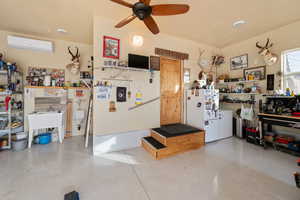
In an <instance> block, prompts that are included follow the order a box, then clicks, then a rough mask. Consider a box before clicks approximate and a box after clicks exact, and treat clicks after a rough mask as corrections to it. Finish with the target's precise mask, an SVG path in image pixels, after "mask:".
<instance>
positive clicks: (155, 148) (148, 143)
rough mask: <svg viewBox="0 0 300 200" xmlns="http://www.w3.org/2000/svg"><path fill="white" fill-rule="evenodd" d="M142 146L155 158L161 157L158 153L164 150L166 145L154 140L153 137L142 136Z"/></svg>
mask: <svg viewBox="0 0 300 200" xmlns="http://www.w3.org/2000/svg"><path fill="white" fill-rule="evenodd" d="M142 147H143V148H144V149H145V150H146V151H148V152H149V153H150V154H151V155H152V156H153V157H154V158H155V159H156V160H159V159H161V157H160V154H162V152H164V151H166V146H165V145H163V144H161V143H160V142H159V141H157V140H155V139H154V138H153V137H144V138H143V139H142Z"/></svg>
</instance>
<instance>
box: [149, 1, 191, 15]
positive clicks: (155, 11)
mask: <svg viewBox="0 0 300 200" xmlns="http://www.w3.org/2000/svg"><path fill="white" fill-rule="evenodd" d="M151 7H152V15H158V16H166V15H179V14H184V13H186V12H188V11H189V9H190V6H189V5H186V4H161V5H154V6H151Z"/></svg>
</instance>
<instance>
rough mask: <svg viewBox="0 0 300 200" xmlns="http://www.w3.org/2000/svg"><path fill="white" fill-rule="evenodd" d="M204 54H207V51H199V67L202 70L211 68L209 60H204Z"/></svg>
mask: <svg viewBox="0 0 300 200" xmlns="http://www.w3.org/2000/svg"><path fill="white" fill-rule="evenodd" d="M204 53H205V50H201V49H199V58H198V65H199V67H200V68H206V67H208V66H209V61H208V60H207V59H203V58H202V56H203V54H204Z"/></svg>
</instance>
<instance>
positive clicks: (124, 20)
mask: <svg viewBox="0 0 300 200" xmlns="http://www.w3.org/2000/svg"><path fill="white" fill-rule="evenodd" d="M135 18H136V16H135V15H130V16H129V17H127V18H125V19H123V20H122V21H120V22H119V23H118V24H117V25H116V26H115V27H116V28H121V27H123V26H125V25H126V24H128V23H129V22H131V21H132V20H134V19H135Z"/></svg>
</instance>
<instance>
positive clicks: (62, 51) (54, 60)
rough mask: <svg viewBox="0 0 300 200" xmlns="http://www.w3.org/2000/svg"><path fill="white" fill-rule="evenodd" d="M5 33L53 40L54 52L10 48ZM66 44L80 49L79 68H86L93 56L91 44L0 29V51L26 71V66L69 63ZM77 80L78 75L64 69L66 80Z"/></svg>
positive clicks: (47, 66) (61, 65)
mask: <svg viewBox="0 0 300 200" xmlns="http://www.w3.org/2000/svg"><path fill="white" fill-rule="evenodd" d="M7 35H18V36H27V37H30V38H35V39H42V40H43V39H44V40H49V41H53V42H54V52H53V53H46V52H38V51H31V50H22V49H15V48H10V47H8V46H7ZM68 46H71V47H75V46H77V47H78V48H79V49H80V55H81V69H85V70H86V69H87V66H88V61H89V60H90V57H91V56H93V46H92V45H89V44H83V43H76V42H69V41H63V40H53V39H48V38H41V37H36V36H32V35H23V34H19V33H11V32H7V31H1V30H0V52H3V53H4V55H5V59H6V60H8V61H10V62H17V65H18V66H19V67H20V68H22V71H23V72H27V68H28V67H45V68H60V69H65V68H66V65H67V64H69V63H70V61H71V56H70V55H69V53H68V49H67V48H68ZM70 80H74V81H78V80H79V75H71V74H70V73H69V72H68V70H66V81H70Z"/></svg>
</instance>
